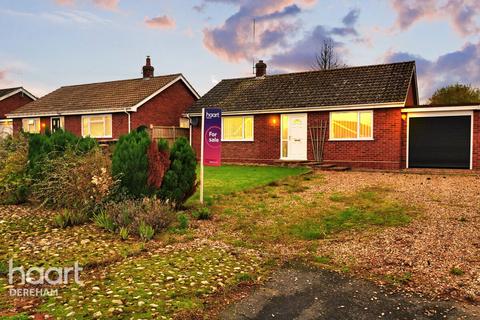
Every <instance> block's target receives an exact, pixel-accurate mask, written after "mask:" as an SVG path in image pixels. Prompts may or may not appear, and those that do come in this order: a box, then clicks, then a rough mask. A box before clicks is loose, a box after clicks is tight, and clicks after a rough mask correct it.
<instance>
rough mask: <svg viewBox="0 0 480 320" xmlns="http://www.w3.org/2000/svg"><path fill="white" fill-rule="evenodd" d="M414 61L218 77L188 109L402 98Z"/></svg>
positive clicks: (290, 106)
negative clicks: (213, 85)
mask: <svg viewBox="0 0 480 320" xmlns="http://www.w3.org/2000/svg"><path fill="white" fill-rule="evenodd" d="M414 71H415V62H414V61H410V62H401V63H392V64H383V65H372V66H362V67H348V68H342V69H333V70H323V71H310V72H298V73H288V74H279V75H267V76H265V77H261V78H255V77H250V78H239V79H227V80H222V81H221V82H220V83H218V84H217V85H216V86H215V87H214V88H212V89H211V90H210V91H209V92H208V93H207V94H205V95H204V96H203V97H202V98H201V99H199V100H197V101H196V102H195V103H194V104H193V106H192V107H190V108H189V109H188V113H190V114H197V113H200V112H201V109H202V108H207V107H219V108H221V109H222V110H223V112H243V111H264V110H270V109H272V110H278V109H287V108H288V109H295V108H299V109H300V108H302V109H304V108H311V107H335V106H346V105H357V104H358V105H360V104H383V103H403V102H404V101H405V99H406V96H407V92H408V88H409V85H410V82H411V80H412V76H413V75H414Z"/></svg>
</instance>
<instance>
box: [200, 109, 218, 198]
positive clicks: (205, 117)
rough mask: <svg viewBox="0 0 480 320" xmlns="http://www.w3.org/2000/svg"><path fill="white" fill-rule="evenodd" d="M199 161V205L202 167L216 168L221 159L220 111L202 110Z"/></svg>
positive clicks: (201, 194)
mask: <svg viewBox="0 0 480 320" xmlns="http://www.w3.org/2000/svg"><path fill="white" fill-rule="evenodd" d="M200 153H201V160H200V203H203V185H204V181H203V180H204V170H203V166H204V165H205V166H212V167H218V166H220V165H221V162H222V161H221V157H222V110H221V109H218V108H206V109H205V108H204V109H202V140H201V151H200Z"/></svg>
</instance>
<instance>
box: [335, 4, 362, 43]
mask: <svg viewBox="0 0 480 320" xmlns="http://www.w3.org/2000/svg"><path fill="white" fill-rule="evenodd" d="M359 16H360V10H359V9H352V10H350V11H349V12H348V13H347V15H346V16H345V17H343V19H342V23H343V27H339V28H338V27H337V28H333V29H332V31H331V33H332V34H334V35H338V36H342V37H345V36H358V31H357V29H356V28H355V24H356V23H357V21H358V17H359Z"/></svg>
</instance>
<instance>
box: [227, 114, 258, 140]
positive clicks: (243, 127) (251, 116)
mask: <svg viewBox="0 0 480 320" xmlns="http://www.w3.org/2000/svg"><path fill="white" fill-rule="evenodd" d="M232 117H236V118H240V117H241V118H242V137H243V138H242V139H224V134H223V130H224V128H225V126H224V125H223V120H224V119H225V118H232ZM245 118H252V138H249V139H245ZM254 140H255V116H254V115H246V116H225V117H222V142H223V141H225V142H253V141H254Z"/></svg>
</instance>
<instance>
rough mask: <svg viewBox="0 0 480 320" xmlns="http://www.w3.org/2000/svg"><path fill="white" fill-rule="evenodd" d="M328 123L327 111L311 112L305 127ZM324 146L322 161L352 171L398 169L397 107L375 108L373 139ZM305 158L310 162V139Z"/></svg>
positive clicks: (399, 129) (399, 131) (399, 126)
mask: <svg viewBox="0 0 480 320" xmlns="http://www.w3.org/2000/svg"><path fill="white" fill-rule="evenodd" d="M322 119H323V120H325V121H328V119H329V113H328V112H311V113H309V115H308V122H309V125H311V124H312V123H316V122H318V120H322ZM328 139H329V132H328V130H327V138H326V142H325V147H324V162H325V163H332V164H336V165H342V166H350V167H352V168H370V169H400V168H401V152H402V118H401V112H400V108H393V109H376V110H374V112H373V140H371V141H328ZM308 159H309V160H313V159H314V156H313V151H312V146H311V141H310V137H308Z"/></svg>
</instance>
